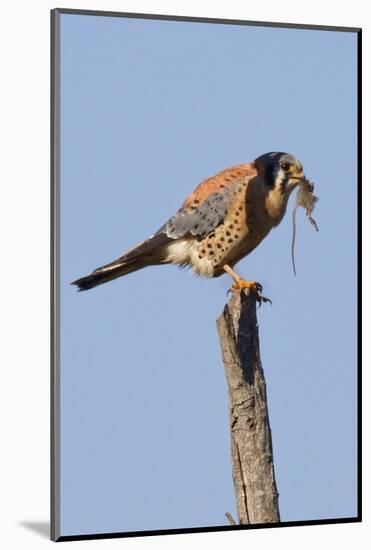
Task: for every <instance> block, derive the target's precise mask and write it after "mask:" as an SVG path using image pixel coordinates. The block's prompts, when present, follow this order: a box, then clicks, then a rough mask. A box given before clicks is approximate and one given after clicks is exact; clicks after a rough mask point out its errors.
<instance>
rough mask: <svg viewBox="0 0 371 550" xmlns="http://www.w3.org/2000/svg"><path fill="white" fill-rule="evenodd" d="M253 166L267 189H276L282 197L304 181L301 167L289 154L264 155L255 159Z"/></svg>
mask: <svg viewBox="0 0 371 550" xmlns="http://www.w3.org/2000/svg"><path fill="white" fill-rule="evenodd" d="M255 166H256V169H257V171H258V176H259V178H260V179H262V180H263V181H264V183H265V184H266V185H267V187H268V189H277V190H278V191H279V192H280V193H281V194H282V195H289V194H290V193H291V191H292V190H293V189H295V187H296V186H297V185H299V183H300V182H301V181H303V180H305V176H304V172H303V165H302V164H301V162H300V161H299V160H298V159H297V158H295V157H294V156H293V155H290V154H289V153H266V154H265V155H262V156H260V157H258V158H257V159H255Z"/></svg>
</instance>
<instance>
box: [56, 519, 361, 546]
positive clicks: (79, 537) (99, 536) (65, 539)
mask: <svg viewBox="0 0 371 550" xmlns="http://www.w3.org/2000/svg"><path fill="white" fill-rule="evenodd" d="M360 521H361V520H360V519H359V518H358V517H354V518H335V519H319V520H308V521H305V520H303V521H286V522H282V523H259V524H253V525H221V526H217V527H194V528H187V529H163V530H158V531H129V532H122V533H121V532H118V533H116V532H115V533H96V534H87V535H63V536H61V537H59V538H58V539H57V541H56V542H70V541H76V540H97V539H117V538H132V537H143V536H147V537H152V536H161V535H179V534H189V533H196V534H197V533H215V532H220V531H250V530H252V529H272V528H281V527H299V526H311V525H314V526H315V525H335V524H345V523H359V522H360Z"/></svg>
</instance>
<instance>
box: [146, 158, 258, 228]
mask: <svg viewBox="0 0 371 550" xmlns="http://www.w3.org/2000/svg"><path fill="white" fill-rule="evenodd" d="M254 176H256V169H255V167H254V165H251V164H241V165H238V166H233V167H232V168H228V169H227V170H223V171H222V172H219V173H218V174H216V175H215V176H213V177H211V178H208V179H206V180H204V181H203V182H201V183H200V184H199V185H198V187H196V189H195V190H194V191H193V193H191V195H190V196H189V197H188V198H187V199H186V200H185V201H184V203H183V205H182V206H181V208H180V209H179V210H178V211H177V212H176V214H175V215H174V216H172V217H171V218H170V219H169V220H168V221H167V222H166V223H165V224H164V225H163V226H162V227H161V228H160V229H159V230H158V231H157V232H156V233H155V236H156V235H160V234H165V235H167V236H168V237H170V238H171V239H179V238H182V237H186V236H194V237H196V238H198V239H203V238H205V237H206V236H207V235H209V234H210V233H212V231H214V230H215V229H216V228H217V227H218V226H219V225H220V224H222V223H223V222H224V220H225V218H226V216H227V214H228V210H229V207H230V205H231V203H233V202H234V200H235V197H236V195H237V193H238V192H239V191H240V190H241V183H242V182H246V178H247V179H248V180H250V179H251V178H253V177H254Z"/></svg>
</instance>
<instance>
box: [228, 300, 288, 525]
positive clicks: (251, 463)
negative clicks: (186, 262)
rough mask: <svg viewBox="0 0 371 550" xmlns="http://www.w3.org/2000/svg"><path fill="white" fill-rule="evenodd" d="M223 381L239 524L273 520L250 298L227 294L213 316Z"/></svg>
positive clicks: (267, 434) (268, 442)
mask: <svg viewBox="0 0 371 550" xmlns="http://www.w3.org/2000/svg"><path fill="white" fill-rule="evenodd" d="M217 329H218V334H219V339H220V345H221V350H222V358H223V363H224V368H225V374H226V378H227V384H228V394H229V416H230V428H231V451H232V472H233V481H234V488H235V494H236V501H237V513H238V520H239V523H240V524H253V523H255V524H256V523H278V522H279V521H280V514H279V507H278V492H277V486H276V481H275V475H274V464H273V451H272V436H271V429H270V424H269V417H268V405H267V392H266V385H265V378H264V372H263V368H262V365H261V361H260V349H259V332H258V325H257V318H256V300H255V298H254V297H253V296H248V295H245V294H243V293H242V294H233V295H232V297H231V299H230V301H229V302H228V304H226V306H225V308H224V311H223V313H222V314H221V315H220V317H219V318H218V320H217Z"/></svg>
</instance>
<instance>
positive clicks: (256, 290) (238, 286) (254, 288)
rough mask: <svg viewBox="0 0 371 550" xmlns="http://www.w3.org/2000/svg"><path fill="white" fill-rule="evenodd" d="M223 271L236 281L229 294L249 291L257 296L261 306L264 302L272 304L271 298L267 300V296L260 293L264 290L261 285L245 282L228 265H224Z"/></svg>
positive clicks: (254, 282)
mask: <svg viewBox="0 0 371 550" xmlns="http://www.w3.org/2000/svg"><path fill="white" fill-rule="evenodd" d="M223 269H224V271H225V272H226V273H228V275H230V276H231V277H232V279H233V280H234V284H233V285H232V286H231V288H230V289H229V290H228V292H244V291H245V290H246V289H247V290H248V291H249V293H250V292H251V293H252V294H253V295H254V296H255V299H256V301H257V302H259V306H260V305H261V303H262V302H270V303H272V301H271V300H270V299H269V298H265V296H262V295H261V294H260V292H261V291H262V290H263V287H262V285H261V284H260V283H257V282H256V281H245V280H244V279H242V277H240V276H239V275H238V273H236V272H235V271H234V270H233V269H232V268H231V267H230V266H229V265H228V264H224V266H223Z"/></svg>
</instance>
